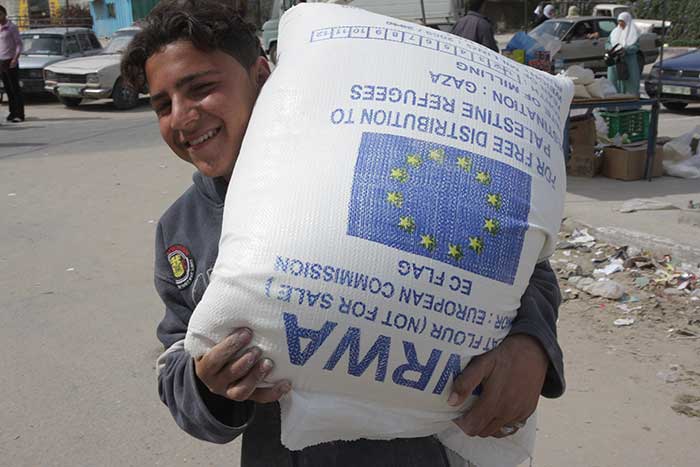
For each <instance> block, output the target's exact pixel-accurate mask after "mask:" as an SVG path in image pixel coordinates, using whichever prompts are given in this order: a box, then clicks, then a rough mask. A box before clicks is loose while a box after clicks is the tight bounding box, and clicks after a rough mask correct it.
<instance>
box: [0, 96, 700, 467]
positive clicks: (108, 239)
mask: <svg viewBox="0 0 700 467" xmlns="http://www.w3.org/2000/svg"><path fill="white" fill-rule="evenodd" d="M5 110H6V109H5V108H4V107H3V108H2V109H1V113H0V115H2V116H3V117H4V113H5ZM699 110H700V109H698V107H697V106H695V107H694V108H692V109H691V110H689V111H687V112H685V113H683V114H671V113H668V112H663V113H662V116H661V125H660V134H663V135H668V136H675V135H678V134H681V133H683V132H684V131H688V130H689V129H691V128H692V127H693V126H694V125H697V124H698V123H700V119H699V118H698V116H699V115H700V111H699ZM3 120H4V118H3ZM192 172H193V168H192V167H190V166H189V165H188V164H185V163H184V162H182V161H180V160H179V159H177V158H176V157H175V156H174V155H172V154H171V153H170V151H169V149H168V148H167V147H166V146H165V145H164V143H162V142H161V139H160V136H159V134H158V128H157V124H156V119H155V115H154V114H153V112H152V111H151V110H150V108H149V107H148V105H147V103H145V102H144V104H143V105H142V106H140V107H138V108H137V109H134V110H131V111H126V112H120V111H117V110H115V109H114V108H113V107H112V105H111V103H109V102H107V101H105V102H96V103H90V104H87V105H83V106H81V107H80V108H78V109H77V110H74V109H66V108H64V107H63V106H61V105H60V104H58V103H55V102H54V101H53V100H50V99H46V100H33V101H31V102H30V103H29V105H28V107H27V121H26V122H24V123H21V124H6V123H4V122H3V123H2V125H0V218H2V220H3V221H2V224H3V228H2V229H0V290H1V291H2V293H0V339H2V343H3V349H4V352H3V355H4V357H3V358H2V359H0V374H2V378H0V393H1V394H2V397H1V398H0V465H7V466H16V467H20V466H27V467H36V466H42V467H46V466H69V465H70V466H112V465H114V466H147V465H148V466H150V465H164V466H193V465H196V466H209V465H211V466H224V465H226V466H237V465H238V450H237V445H236V444H234V445H229V446H215V445H211V444H207V443H204V442H200V441H197V440H195V439H193V438H191V437H189V436H188V435H186V434H184V432H182V431H181V430H179V428H177V426H176V425H175V423H174V422H173V421H172V419H171V417H170V414H169V413H168V411H167V409H166V408H165V407H164V406H163V405H162V404H161V403H160V401H159V399H158V394H157V388H156V378H155V370H154V363H155V359H156V357H157V356H158V355H159V353H160V352H161V347H160V345H159V343H158V341H157V340H156V337H155V328H156V325H157V323H158V321H159V320H160V318H161V317H162V314H163V305H162V304H161V302H160V300H159V298H158V296H157V295H156V293H155V290H154V288H153V285H152V273H153V269H152V263H153V255H154V252H153V238H154V232H155V227H156V222H157V219H158V218H159V216H160V215H161V213H162V212H163V211H164V210H165V209H166V208H167V206H169V205H170V203H172V202H173V201H174V200H175V199H176V198H177V196H179V194H180V193H182V192H183V191H184V190H185V189H186V188H187V187H188V186H189V184H190V179H191V174H192Z"/></svg>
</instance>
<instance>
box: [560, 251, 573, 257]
mask: <svg viewBox="0 0 700 467" xmlns="http://www.w3.org/2000/svg"><path fill="white" fill-rule="evenodd" d="M562 254H563V255H564V256H571V252H570V251H562Z"/></svg>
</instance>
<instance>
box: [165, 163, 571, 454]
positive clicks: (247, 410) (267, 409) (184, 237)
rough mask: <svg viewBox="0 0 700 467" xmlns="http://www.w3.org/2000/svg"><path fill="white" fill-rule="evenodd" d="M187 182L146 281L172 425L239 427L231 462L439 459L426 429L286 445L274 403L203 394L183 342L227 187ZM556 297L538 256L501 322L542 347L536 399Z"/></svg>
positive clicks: (211, 436)
mask: <svg viewBox="0 0 700 467" xmlns="http://www.w3.org/2000/svg"><path fill="white" fill-rule="evenodd" d="M193 181H194V184H193V185H192V186H191V187H190V188H189V189H188V190H187V191H186V192H185V193H184V194H183V195H182V196H181V197H180V198H179V199H178V200H177V201H175V203H173V205H172V206H171V207H170V208H169V209H168V210H167V211H166V212H165V214H164V215H163V217H162V218H161V219H160V221H159V223H158V229H157V233H156V250H155V286H156V290H157V291H158V294H159V295H160V297H161V299H162V300H163V302H164V303H165V317H164V318H163V320H162V321H161V323H160V324H159V326H158V331H157V334H158V339H159V340H160V341H161V342H162V343H163V346H164V348H165V352H164V353H163V355H161V357H160V358H159V359H158V365H157V367H158V391H159V394H160V398H161V400H162V401H163V403H165V405H167V407H168V408H169V409H170V412H171V414H172V415H173V418H174V419H175V421H176V423H177V424H178V425H179V426H180V428H182V429H183V430H184V431H186V432H187V433H189V434H190V435H192V436H194V437H196V438H199V439H201V440H204V441H209V442H212V443H219V444H223V443H228V442H230V441H232V440H234V439H235V438H236V437H238V436H239V435H241V434H242V435H243V447H242V455H241V457H242V458H241V467H270V466H274V467H287V466H289V467H344V466H348V467H350V466H353V467H354V466H358V465H360V466H362V467H373V466H377V467H379V466H381V467H386V466H401V467H447V466H449V461H448V456H447V454H446V452H445V450H444V449H443V447H442V445H441V443H440V442H439V441H438V440H437V439H436V438H435V437H432V436H428V437H424V438H411V439H395V440H391V441H377V440H359V441H353V442H345V441H338V442H331V443H324V444H321V445H318V446H313V447H309V448H306V449H304V450H302V451H289V450H288V449H286V448H285V447H284V446H282V444H281V443H280V412H279V404H277V403H272V404H256V403H254V402H251V401H247V402H235V401H231V400H228V399H226V398H223V397H221V396H218V395H216V394H213V393H211V392H209V390H208V389H207V388H206V387H205V386H204V384H202V383H201V381H199V379H198V378H197V376H196V375H195V371H194V361H193V359H192V357H190V356H189V355H188V354H187V353H186V352H185V350H184V339H185V334H186V332H187V323H188V322H189V319H190V316H191V315H192V312H193V311H194V308H195V306H196V305H197V303H198V302H199V300H200V299H201V298H202V295H203V294H204V291H205V290H206V288H207V285H208V283H209V274H210V273H211V270H212V268H213V267H214V261H215V260H216V256H217V253H218V246H219V237H220V235H221V223H222V219H223V210H224V198H225V195H226V188H227V185H226V182H225V181H224V180H222V179H212V178H208V177H205V176H203V175H201V174H200V173H199V172H197V173H195V174H194V176H193ZM560 301H561V297H560V293H559V287H558V285H557V280H556V277H555V275H554V273H553V271H552V270H551V268H550V267H549V264H547V263H540V264H538V265H537V267H536V268H535V271H534V273H533V276H532V278H531V279H530V284H529V286H528V288H527V290H526V292H525V294H524V296H523V297H522V300H521V308H520V309H519V310H518V316H517V318H516V319H515V320H514V322H513V327H512V328H511V330H510V334H511V335H512V334H519V333H522V334H528V335H531V336H533V337H535V338H536V339H538V340H539V341H540V343H541V344H542V347H543V348H544V349H545V351H546V352H547V355H548V357H549V361H550V364H549V368H548V371H547V377H546V380H545V384H544V387H543V388H542V395H543V396H545V397H558V396H560V395H561V394H562V393H563V392H564V369H563V357H562V352H561V349H560V348H559V345H558V343H557V338H556V320H557V314H558V308H559V304H560ZM233 464H234V463H233V462H232V463H231V465H233Z"/></svg>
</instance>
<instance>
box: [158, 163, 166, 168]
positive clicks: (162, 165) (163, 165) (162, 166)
mask: <svg viewBox="0 0 700 467" xmlns="http://www.w3.org/2000/svg"><path fill="white" fill-rule="evenodd" d="M158 167H160V168H161V169H167V168H168V166H167V165H165V164H160V165H159V166H158Z"/></svg>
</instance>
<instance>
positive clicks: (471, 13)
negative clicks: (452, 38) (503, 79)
mask: <svg viewBox="0 0 700 467" xmlns="http://www.w3.org/2000/svg"><path fill="white" fill-rule="evenodd" d="M484 3H485V1H484V0H469V6H468V10H467V14H466V15H464V16H463V17H462V18H461V19H460V20H459V21H458V22H457V24H455V26H454V28H453V29H452V34H456V35H458V36H461V37H464V38H465V39H469V40H470V41H474V42H476V43H477V44H481V45H484V46H486V47H488V48H489V49H491V50H493V51H494V52H498V44H497V43H496V38H495V37H494V33H493V25H492V24H491V20H490V19H488V18H487V17H486V16H484V15H482V14H481V9H482V8H483V6H484Z"/></svg>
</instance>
